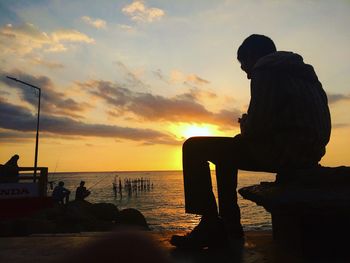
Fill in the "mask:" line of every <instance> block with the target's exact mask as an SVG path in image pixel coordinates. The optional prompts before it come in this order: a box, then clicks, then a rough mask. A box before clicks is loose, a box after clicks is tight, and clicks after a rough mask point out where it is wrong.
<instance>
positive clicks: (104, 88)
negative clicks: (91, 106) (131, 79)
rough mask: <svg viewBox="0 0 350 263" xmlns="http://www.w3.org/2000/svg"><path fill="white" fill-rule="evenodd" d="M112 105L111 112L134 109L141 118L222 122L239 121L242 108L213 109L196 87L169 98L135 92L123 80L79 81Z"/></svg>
mask: <svg viewBox="0 0 350 263" xmlns="http://www.w3.org/2000/svg"><path fill="white" fill-rule="evenodd" d="M78 85H80V86H81V87H84V88H85V89H88V90H89V92H90V93H91V94H93V95H94V96H96V97H98V98H100V99H102V100H104V101H105V102H106V103H108V105H109V111H111V110H112V115H117V114H119V115H120V114H122V113H124V114H128V113H132V114H133V115H134V116H136V117H137V118H139V119H141V120H147V121H168V122H193V123H211V124H215V125H220V126H225V127H229V126H231V127H232V126H233V125H237V124H236V121H235V120H237V119H238V117H239V116H241V112H240V111H239V110H237V109H232V110H221V111H219V112H211V111H209V110H207V109H206V108H205V107H204V106H203V105H201V104H200V103H199V102H198V101H197V97H198V96H197V94H196V92H195V91H194V90H191V91H190V92H189V93H184V94H181V95H178V96H175V97H171V98H167V97H163V96H159V95H153V94H151V93H146V92H134V91H131V90H129V89H127V88H125V87H122V86H121V85H120V84H116V83H112V82H109V81H100V80H91V81H88V82H85V83H78ZM116 112H117V113H116Z"/></svg>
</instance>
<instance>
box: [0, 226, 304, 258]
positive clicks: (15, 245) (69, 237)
mask: <svg viewBox="0 0 350 263" xmlns="http://www.w3.org/2000/svg"><path fill="white" fill-rule="evenodd" d="M173 234H183V233H178V232H177V233H175V232H147V233H145V232H142V234H141V235H143V236H147V238H149V236H150V237H151V239H153V240H154V242H155V244H156V246H157V248H159V249H160V250H162V251H163V252H164V254H165V255H166V257H167V258H168V259H170V260H169V262H189V263H190V262H245V263H264V262H286V263H288V262H294V263H297V262H304V261H303V260H302V259H301V257H300V256H298V253H296V252H295V251H291V250H287V249H286V248H284V247H282V246H281V245H279V244H277V243H276V242H274V241H273V239H272V233H271V232H267V231H250V232H246V236H245V241H244V244H243V242H235V243H233V244H231V246H230V248H229V249H215V250H210V249H207V250H201V251H182V250H177V249H175V248H174V247H173V246H171V245H170V244H169V239H170V237H171V236H172V235H173ZM105 238H106V233H101V232H99V233H80V234H59V235H51V234H50V235H32V236H29V237H6V238H5V237H4V238H0V262H13V263H16V262H21V263H22V262H36V263H41V262H45V263H49V262H63V261H67V259H70V258H72V257H73V256H74V255H75V253H76V252H78V251H84V250H85V251H88V253H94V249H91V245H92V244H94V243H96V242H100V241H103V240H104V239H105ZM114 241H116V240H114ZM114 241H113V242H110V243H108V245H107V247H106V246H104V249H107V251H110V252H111V254H110V255H109V256H110V257H108V258H110V260H109V262H113V258H115V259H116V257H114V256H113V255H118V253H119V252H118V248H119V249H120V250H121V249H122V246H121V244H122V243H123V242H124V241H123V240H117V242H114ZM118 242H119V243H118ZM136 243H137V242H136ZM123 249H124V250H123V251H124V252H125V245H124V248H123ZM128 249H129V248H128ZM137 251H138V247H134V248H131V247H130V251H129V252H130V253H134V252H136V253H137ZM84 253H85V252H84ZM108 254H109V252H108ZM106 256H108V255H106ZM138 256H140V258H141V259H142V258H143V259H145V258H147V255H144V256H143V255H138ZM68 261H69V260H68ZM141 261H143V262H147V260H146V261H144V260H141ZM115 262H117V260H115ZM119 262H120V261H119ZM129 262H133V261H129Z"/></svg>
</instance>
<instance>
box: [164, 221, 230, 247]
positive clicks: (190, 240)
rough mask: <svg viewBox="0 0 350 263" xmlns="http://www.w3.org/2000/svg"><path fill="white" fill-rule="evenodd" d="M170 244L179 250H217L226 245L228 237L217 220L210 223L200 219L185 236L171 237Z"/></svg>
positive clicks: (220, 222)
mask: <svg viewBox="0 0 350 263" xmlns="http://www.w3.org/2000/svg"><path fill="white" fill-rule="evenodd" d="M170 243H171V244H172V245H173V246H176V247H177V248H180V249H202V248H207V247H208V248H219V247H225V246H227V245H228V237H227V234H226V232H225V228H224V225H223V223H222V221H221V220H219V218H218V219H217V220H216V222H211V223H208V222H207V221H206V220H203V219H202V220H201V222H200V223H199V224H198V226H196V227H195V228H194V229H193V230H192V231H191V232H190V233H188V234H187V235H185V236H179V235H174V236H172V238H171V240H170Z"/></svg>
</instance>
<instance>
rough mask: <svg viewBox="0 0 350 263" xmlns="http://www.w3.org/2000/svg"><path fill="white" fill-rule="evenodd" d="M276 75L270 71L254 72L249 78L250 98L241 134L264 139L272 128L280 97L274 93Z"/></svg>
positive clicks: (242, 122) (242, 121)
mask: <svg viewBox="0 0 350 263" xmlns="http://www.w3.org/2000/svg"><path fill="white" fill-rule="evenodd" d="M276 81H277V80H276V76H271V73H270V72H256V73H254V75H253V78H252V80H251V100H250V103H249V108H248V112H247V114H246V117H245V118H244V120H241V127H242V126H243V133H242V135H243V136H246V137H251V138H253V139H259V138H260V139H266V138H267V137H268V136H270V135H271V133H272V132H273V130H274V128H275V127H274V125H275V123H274V120H275V119H276V118H275V117H276V114H277V112H276V103H278V100H280V98H279V97H278V94H276V85H278V83H276Z"/></svg>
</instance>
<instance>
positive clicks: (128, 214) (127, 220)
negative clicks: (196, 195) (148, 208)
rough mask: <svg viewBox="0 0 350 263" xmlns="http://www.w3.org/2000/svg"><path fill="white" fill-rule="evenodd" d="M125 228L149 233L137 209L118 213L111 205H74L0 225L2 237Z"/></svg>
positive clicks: (56, 207)
mask: <svg viewBox="0 0 350 263" xmlns="http://www.w3.org/2000/svg"><path fill="white" fill-rule="evenodd" d="M123 225H131V226H134V227H137V228H140V229H143V230H149V227H148V224H147V222H146V219H145V217H144V216H143V215H142V213H141V212H139V211H138V210H136V209H133V208H127V209H123V210H119V209H118V208H117V207H116V206H115V205H114V204H111V203H95V204H93V203H89V202H87V201H71V202H69V203H68V204H66V205H55V206H53V207H51V208H47V209H44V210H41V211H39V212H37V213H34V214H32V215H30V216H27V217H21V218H16V219H7V220H1V221H0V236H1V237H9V236H28V235H32V234H55V233H80V232H100V231H111V230H113V229H115V228H117V227H120V226H123Z"/></svg>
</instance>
